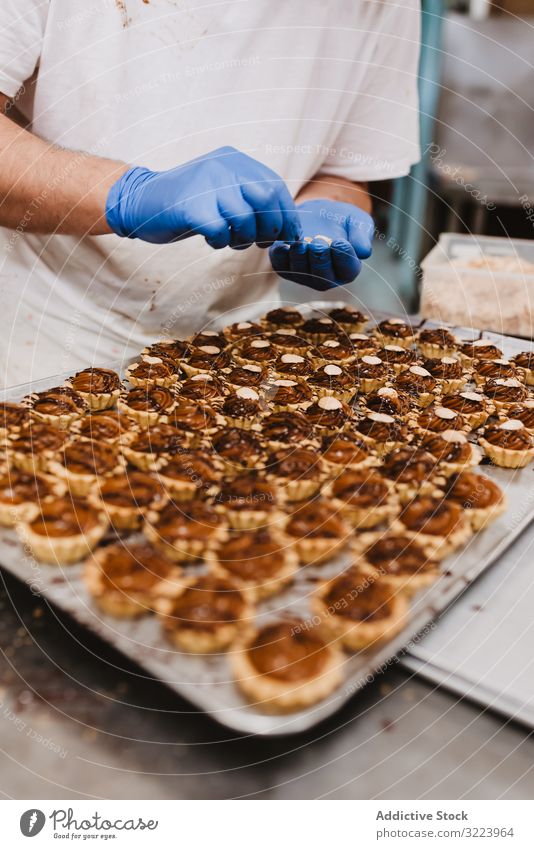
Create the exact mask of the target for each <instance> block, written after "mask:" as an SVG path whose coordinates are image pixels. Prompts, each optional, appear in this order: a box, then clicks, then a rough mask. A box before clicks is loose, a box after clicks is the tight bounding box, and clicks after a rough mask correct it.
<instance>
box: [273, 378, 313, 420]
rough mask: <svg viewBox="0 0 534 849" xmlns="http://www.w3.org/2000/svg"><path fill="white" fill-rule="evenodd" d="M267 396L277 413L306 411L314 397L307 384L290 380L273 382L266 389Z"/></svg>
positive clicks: (283, 379)
mask: <svg viewBox="0 0 534 849" xmlns="http://www.w3.org/2000/svg"><path fill="white" fill-rule="evenodd" d="M265 395H266V398H267V400H268V402H269V407H270V409H271V410H272V411H273V412H275V413H283V412H294V411H295V410H303V409H306V407H308V406H309V404H310V403H311V401H312V400H313V397H314V395H313V392H312V390H311V388H310V387H309V386H308V384H307V383H303V382H302V381H299V380H291V379H289V378H278V379H276V380H271V381H270V382H269V383H268V384H267V385H266V387H265Z"/></svg>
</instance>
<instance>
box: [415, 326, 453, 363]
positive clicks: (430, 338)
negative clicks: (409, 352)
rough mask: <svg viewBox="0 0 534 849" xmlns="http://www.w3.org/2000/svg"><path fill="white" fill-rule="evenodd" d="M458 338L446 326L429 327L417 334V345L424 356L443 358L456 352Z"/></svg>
mask: <svg viewBox="0 0 534 849" xmlns="http://www.w3.org/2000/svg"><path fill="white" fill-rule="evenodd" d="M457 345H458V340H457V339H456V337H455V336H453V334H452V333H451V331H450V330H447V328H446V327H427V328H425V329H424V330H420V331H419V333H418V334H417V346H418V348H419V350H420V351H421V353H422V355H423V356H424V357H428V358H430V359H441V357H450V356H452V354H454V353H455V351H456V347H457Z"/></svg>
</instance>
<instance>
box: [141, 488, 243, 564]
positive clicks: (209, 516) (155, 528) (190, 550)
mask: <svg viewBox="0 0 534 849" xmlns="http://www.w3.org/2000/svg"><path fill="white" fill-rule="evenodd" d="M143 533H144V534H145V536H146V538H147V539H148V540H149V542H151V543H152V545H153V546H154V547H155V548H157V549H158V551H162V552H163V554H165V555H166V556H167V557H168V558H169V559H170V560H173V561H175V562H177V563H187V562H191V561H195V560H198V559H199V558H200V557H202V556H203V555H204V554H205V553H206V551H207V550H208V548H210V547H211V546H213V545H215V544H216V543H217V542H219V541H220V540H222V539H224V538H225V537H226V533H227V528H226V522H225V521H224V518H223V517H222V516H221V515H220V513H219V512H217V510H215V509H214V507H213V505H212V504H210V503H208V502H207V501H201V500H200V499H195V500H192V501H179V502H176V501H170V502H169V503H168V504H166V505H165V507H164V508H163V510H161V511H159V512H157V511H154V512H153V513H150V514H149V515H148V516H147V521H146V522H145V524H144V525H143Z"/></svg>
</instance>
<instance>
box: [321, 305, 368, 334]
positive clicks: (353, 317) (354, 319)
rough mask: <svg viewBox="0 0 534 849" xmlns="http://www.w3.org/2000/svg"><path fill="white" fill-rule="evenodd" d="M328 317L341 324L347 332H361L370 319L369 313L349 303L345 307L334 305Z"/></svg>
mask: <svg viewBox="0 0 534 849" xmlns="http://www.w3.org/2000/svg"><path fill="white" fill-rule="evenodd" d="M328 317H329V318H331V319H332V321H333V322H334V323H335V324H339V325H341V327H342V329H343V330H344V331H345V333H359V332H361V331H362V330H363V329H364V328H365V326H366V324H367V322H368V321H369V316H368V315H365V313H363V312H361V310H358V309H356V307H351V306H350V305H348V304H347V305H345V306H343V307H334V309H333V310H330V311H329V313H328Z"/></svg>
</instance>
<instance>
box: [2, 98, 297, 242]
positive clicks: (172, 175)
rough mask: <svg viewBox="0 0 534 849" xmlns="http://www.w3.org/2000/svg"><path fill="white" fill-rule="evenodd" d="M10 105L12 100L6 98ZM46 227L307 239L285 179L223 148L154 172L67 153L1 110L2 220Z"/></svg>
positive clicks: (160, 237) (149, 235)
mask: <svg viewBox="0 0 534 849" xmlns="http://www.w3.org/2000/svg"><path fill="white" fill-rule="evenodd" d="M2 102H3V106H4V111H5V108H6V105H7V104H8V103H9V100H8V98H6V97H3V100H2ZM21 223H23V224H24V229H25V230H28V231H33V232H40V233H69V234H73V235H78V236H85V235H93V236H98V235H102V234H104V233H116V234H117V235H119V236H128V237H130V238H138V239H142V240H144V241H146V242H153V243H156V244H164V243H167V242H176V241H180V240H181V239H187V238H189V237H190V236H196V235H201V236H204V238H205V239H206V242H207V243H208V244H209V245H210V246H211V247H212V248H224V247H226V246H228V245H229V246H230V247H231V248H235V249H236V250H240V249H241V248H246V247H249V246H250V245H251V244H254V243H256V244H258V245H259V246H260V247H268V246H269V245H272V244H273V242H274V241H275V240H276V239H278V238H280V239H284V240H288V241H295V240H297V239H298V238H299V236H300V224H299V217H298V215H297V212H296V209H295V204H294V201H293V198H292V197H291V195H290V194H289V190H288V188H287V186H286V185H285V183H284V181H283V180H282V179H281V178H280V177H279V176H278V174H275V172H274V171H271V169H270V168H267V167H266V166H265V165H263V164H262V163H261V162H258V161H257V160H255V159H253V158H252V157H250V156H247V155H246V154H244V153H241V152H240V151H238V150H236V149H235V148H232V147H221V148H218V149H217V150H214V151H211V152H210V153H207V154H205V155H203V156H200V157H198V159H194V160H192V161H191V162H186V163H184V164H183V165H178V166H177V167H176V168H171V169H170V170H168V171H159V172H158V171H151V170H150V169H149V168H142V167H133V168H132V167H130V166H128V165H126V164H125V163H124V162H115V161H113V160H111V159H101V158H99V157H96V156H91V155H89V154H86V153H84V152H74V151H68V150H63V149H61V148H58V147H56V146H54V145H51V144H49V143H48V142H46V141H43V140H42V139H39V138H37V137H36V136H34V135H32V134H31V133H29V132H28V131H27V130H26V129H24V128H21V127H19V126H17V125H16V124H15V123H13V121H11V120H10V119H9V118H8V117H7V116H6V114H3V115H2V114H0V225H4V226H6V227H11V228H15V229H16V228H17V227H19V226H20V225H21Z"/></svg>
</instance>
